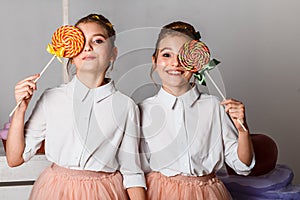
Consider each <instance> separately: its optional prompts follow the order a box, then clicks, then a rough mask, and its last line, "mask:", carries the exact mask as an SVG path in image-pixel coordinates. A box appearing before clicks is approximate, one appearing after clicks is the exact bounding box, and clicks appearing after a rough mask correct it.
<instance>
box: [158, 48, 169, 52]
mask: <svg viewBox="0 0 300 200" xmlns="http://www.w3.org/2000/svg"><path fill="white" fill-rule="evenodd" d="M164 50H169V51H172V48H170V47H165V48H162V49H160V50H159V52H162V51H164Z"/></svg>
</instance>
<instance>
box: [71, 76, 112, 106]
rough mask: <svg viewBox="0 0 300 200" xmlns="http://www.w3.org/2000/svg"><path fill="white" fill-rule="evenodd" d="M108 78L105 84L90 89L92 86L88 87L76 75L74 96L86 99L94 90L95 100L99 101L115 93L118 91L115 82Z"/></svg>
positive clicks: (82, 99)
mask: <svg viewBox="0 0 300 200" xmlns="http://www.w3.org/2000/svg"><path fill="white" fill-rule="evenodd" d="M107 80H109V82H108V83H106V84H105V85H102V86H100V87H97V88H93V89H90V88H88V87H86V86H85V85H84V84H83V83H82V82H81V81H80V80H79V79H78V78H77V77H76V76H75V77H74V79H73V80H72V82H73V81H74V82H75V89H74V97H75V98H76V99H79V100H81V101H84V100H85V98H86V97H87V96H88V94H89V93H90V92H91V91H92V90H93V92H94V93H95V96H94V100H95V102H99V101H101V100H103V99H105V98H106V97H108V96H110V95H111V94H113V93H114V92H116V88H115V85H114V82H113V81H112V80H111V79H107Z"/></svg>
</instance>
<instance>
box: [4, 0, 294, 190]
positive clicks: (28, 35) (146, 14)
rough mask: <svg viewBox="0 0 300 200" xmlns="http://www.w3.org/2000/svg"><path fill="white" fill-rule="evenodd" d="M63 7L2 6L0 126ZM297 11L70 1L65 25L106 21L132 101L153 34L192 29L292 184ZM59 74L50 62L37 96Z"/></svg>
mask: <svg viewBox="0 0 300 200" xmlns="http://www.w3.org/2000/svg"><path fill="white" fill-rule="evenodd" d="M61 4H62V3H61V2H60V1H58V0H57V1H46V0H27V1H21V0H15V1H7V3H3V2H2V4H1V8H0V16H1V19H2V20H1V37H0V42H1V47H2V48H1V50H0V51H1V54H0V56H1V73H0V94H1V97H2V99H1V101H0V113H1V114H0V125H2V124H3V123H5V122H6V121H7V120H8V114H9V113H10V111H11V109H13V107H14V105H15V102H14V97H13V88H14V85H15V83H16V82H17V81H19V80H20V79H22V78H23V77H25V76H27V75H30V74H34V73H38V72H40V70H41V69H42V68H43V66H44V65H45V64H46V63H47V62H48V61H49V59H50V58H51V56H50V55H49V54H48V53H47V52H46V51H45V47H46V45H47V43H49V42H50V38H51V35H52V33H53V32H54V31H55V29H56V28H57V27H58V26H60V25H61V23H62V18H61V14H62V9H61ZM299 7H300V1H298V0H286V1H281V0H263V1H261V0H252V1H240V0H228V1H223V0H204V1H195V0H185V1H179V0H165V1H160V0H152V1H141V0H127V1H117V0H102V1H100V0H85V1H81V0H70V11H69V16H70V23H71V24H73V23H74V22H75V21H77V20H78V19H79V18H81V17H82V16H84V15H86V14H89V13H93V12H95V13H102V14H104V15H105V16H107V17H108V18H109V19H110V20H111V21H112V23H113V24H114V25H115V28H116V30H117V32H118V33H119V34H118V36H117V37H118V40H117V45H118V46H119V52H120V57H119V58H118V60H117V62H116V64H115V67H114V71H113V72H112V77H113V78H114V79H115V80H116V83H117V86H118V87H119V88H120V90H121V91H123V92H125V93H126V94H128V95H130V96H133V97H134V98H135V99H136V100H137V101H139V100H140V99H141V98H143V97H144V96H149V95H151V92H152V87H151V85H150V83H151V80H150V79H149V76H148V74H149V69H150V66H151V64H150V56H151V54H152V52H153V47H154V43H155V39H156V37H157V35H156V34H157V31H158V28H159V27H161V26H162V25H165V24H166V23H169V22H171V21H174V20H182V21H187V22H190V23H192V24H193V25H195V27H196V28H197V29H198V30H199V31H200V32H201V34H202V38H203V41H204V42H206V43H207V44H208V46H209V47H210V49H211V51H212V53H213V56H214V57H215V58H218V59H219V60H221V62H222V63H221V64H220V65H219V66H218V69H216V70H215V71H217V73H218V74H219V76H216V77H217V78H216V79H217V80H218V82H219V84H220V86H222V84H224V87H222V88H223V91H224V92H225V93H226V95H227V97H232V98H236V99H239V100H242V101H243V102H244V103H245V105H246V108H247V120H248V124H249V126H250V128H251V131H252V132H263V133H265V134H267V135H269V136H271V137H272V138H273V139H274V140H275V141H276V142H277V144H278V147H279V160H278V162H279V163H283V164H287V165H289V166H290V167H291V168H292V169H293V170H294V173H295V179H294V183H298V184H299V183H300V161H299V159H297V155H298V152H299V150H300V147H299V144H298V143H299V141H300V136H299V135H300V132H299V128H298V123H299V116H300V106H299V105H298V103H299V102H300V79H299V75H300V59H299V55H300V50H299V46H300V41H299V35H300V27H299V19H300V14H299V12H298V9H299ZM61 71H62V67H61V65H60V64H59V63H58V62H57V61H55V62H54V63H53V64H52V67H51V68H49V70H48V71H47V72H46V73H45V76H44V77H43V78H42V79H40V81H39V91H38V92H37V94H36V97H38V96H39V94H40V92H41V91H42V90H43V89H44V88H46V87H51V86H53V85H56V84H59V83H60V82H61V80H62V76H61ZM142 89H143V90H142ZM142 91H143V92H144V91H148V93H146V94H144V93H143V94H142ZM36 97H35V98H36Z"/></svg>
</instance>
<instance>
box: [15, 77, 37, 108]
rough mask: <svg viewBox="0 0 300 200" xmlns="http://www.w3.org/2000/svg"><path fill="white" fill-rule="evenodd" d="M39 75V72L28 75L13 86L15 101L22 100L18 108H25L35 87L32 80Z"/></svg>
mask: <svg viewBox="0 0 300 200" xmlns="http://www.w3.org/2000/svg"><path fill="white" fill-rule="evenodd" d="M39 76H40V75H39V74H35V75H33V76H29V77H27V78H25V79H23V80H22V81H20V82H18V83H17V85H16V86H15V99H16V102H17V103H18V102H19V101H20V100H22V103H21V104H20V108H21V109H22V110H26V109H27V107H28V104H29V102H30V99H31V97H32V95H33V92H34V90H36V89H37V87H36V83H35V82H34V80H36V79H37V78H38V77H39Z"/></svg>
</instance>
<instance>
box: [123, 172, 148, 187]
mask: <svg viewBox="0 0 300 200" xmlns="http://www.w3.org/2000/svg"><path fill="white" fill-rule="evenodd" d="M123 186H124V188H126V189H127V188H131V187H143V188H145V189H146V182H145V176H144V174H132V175H123Z"/></svg>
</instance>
